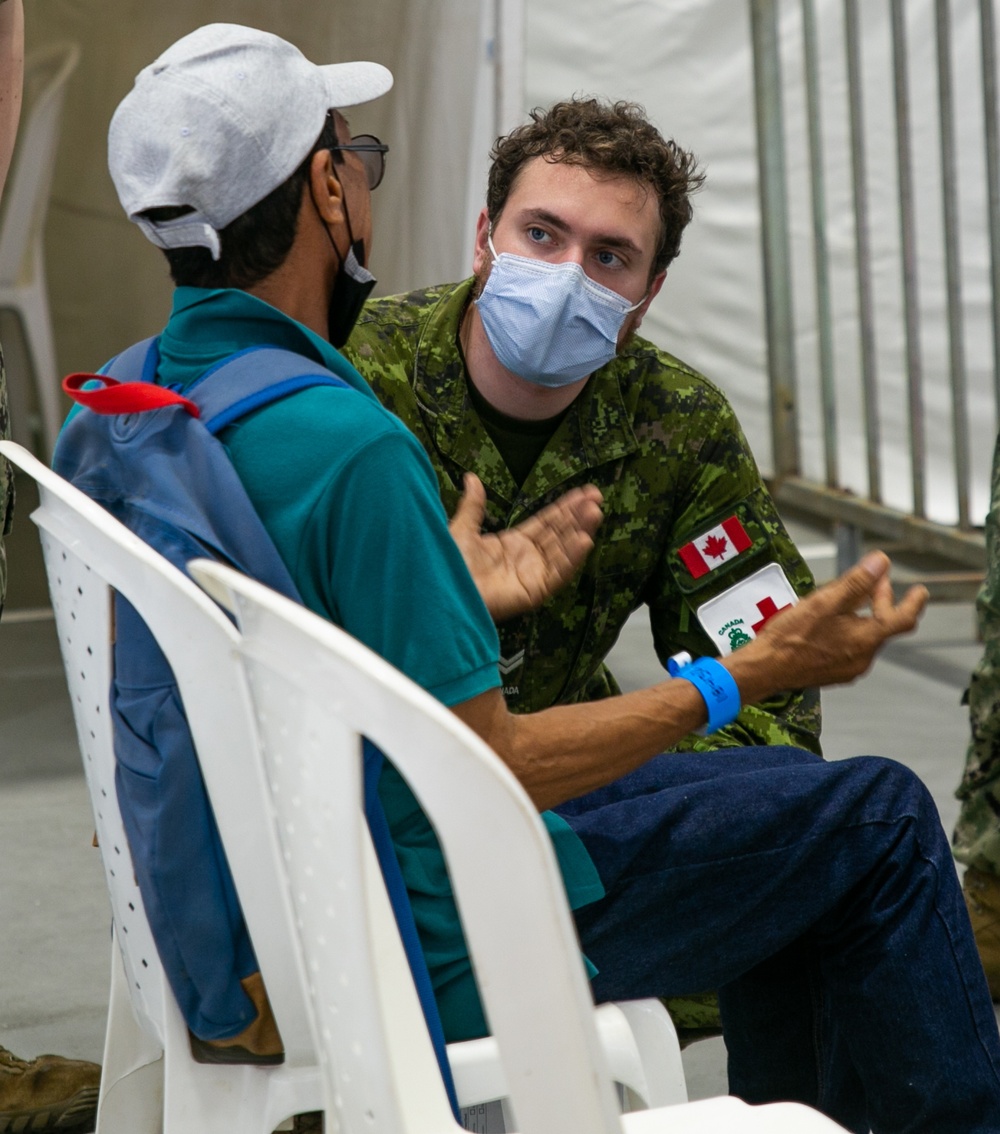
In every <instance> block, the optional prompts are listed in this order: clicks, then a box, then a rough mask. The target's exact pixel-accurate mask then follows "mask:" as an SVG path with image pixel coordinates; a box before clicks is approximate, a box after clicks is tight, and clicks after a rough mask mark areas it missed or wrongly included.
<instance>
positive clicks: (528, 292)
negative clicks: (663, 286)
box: [476, 234, 645, 389]
mask: <svg viewBox="0 0 1000 1134" xmlns="http://www.w3.org/2000/svg"><path fill="white" fill-rule="evenodd" d="M487 240H488V242H489V249H490V252H491V253H492V254H493V267H492V269H491V271H490V275H489V279H487V281H486V286H485V287H484V288H483V290H482V293H481V294H480V296H479V298H478V299H477V300H476V306H477V308H478V309H479V317H480V318H481V319H482V321H483V329H484V330H485V331H486V337H487V338H488V339H489V342H490V346H491V347H492V348H493V353H494V354H495V355H496V357H497V361H498V362H499V363H500V365H501V366H505V367H506V368H507V369H508V370H509V371H510V372H511V373H512V374H517V375H519V376H520V377H521V378H524V379H525V380H526V381H528V382H535V383H536V384H537V385H539V386H548V387H550V388H552V389H556V388H558V387H560V386H568V385H570V384H571V383H573V382H578V381H579V380H580V379H581V378H586V377H587V375H588V374H592V373H593V372H594V371H595V370H598V369H600V367H602V366H603V365H604V364H605V363H606V362H610V361H611V359H613V358H614V357H615V354H616V353H617V350H618V335H619V333H620V332H621V329H622V324H623V323H624V322H625V316H626V315H628V314H629V312H630V311H635V310H636V309H637V308H638V307H640V306H641V305H642V303H643V302H644V300H645V296H643V298H642V299H640V300H639V302H638V303H633V304H631V305H630V304H629V301H628V300H627V299H625V298H624V296H621V295H619V294H618V293H617V292H615V291H612V290H611V289H610V288H607V287H602V286H601V284H599V283H596V282H595V281H594V280H592V279H591V278H590V277H589V276H588V275H587V273H586V272H585V271H584V270H583V268H581V267H580V265H579V264H575V263H571V262H567V263H563V264H550V263H547V262H546V261H544V260H532V259H530V258H529V257H527V256H515V255H513V254H512V253H510V252H501V253H500V254H499V255H497V251H496V249H495V248H494V247H493V237H492V234H491V235H490V236H489V237H487Z"/></svg>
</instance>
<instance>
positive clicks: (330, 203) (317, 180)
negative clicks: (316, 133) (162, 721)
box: [309, 150, 346, 225]
mask: <svg viewBox="0 0 1000 1134" xmlns="http://www.w3.org/2000/svg"><path fill="white" fill-rule="evenodd" d="M309 192H310V193H311V194H312V199H313V203H314V204H315V205H316V211H317V212H318V213H319V215H320V216H321V217H322V218H323V220H324V221H325V222H326V223H327V224H328V225H336V224H344V223H345V221H346V214H345V211H344V187H343V186H342V185H341V183H340V179H339V178H338V177H337V174H336V172H335V171H334V167H333V154H331V153H330V151H329V150H317V151H316V153H314V154H313V156H312V160H311V161H310V163H309Z"/></svg>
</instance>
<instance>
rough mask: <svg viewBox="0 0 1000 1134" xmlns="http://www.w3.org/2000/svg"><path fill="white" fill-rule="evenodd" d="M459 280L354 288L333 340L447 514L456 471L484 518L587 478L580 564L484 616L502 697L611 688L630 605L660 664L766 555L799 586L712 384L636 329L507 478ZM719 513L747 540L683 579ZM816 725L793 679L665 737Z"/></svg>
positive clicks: (718, 737) (753, 738) (797, 572)
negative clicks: (586, 529) (733, 554)
mask: <svg viewBox="0 0 1000 1134" xmlns="http://www.w3.org/2000/svg"><path fill="white" fill-rule="evenodd" d="M470 283H471V281H466V282H465V283H462V284H459V285H450V286H443V287H435V288H430V289H426V290H423V291H417V292H413V293H411V294H409V295H404V296H394V297H390V298H388V299H379V300H374V301H369V302H368V303H367V304H366V306H365V308H364V311H363V313H362V316H361V319H360V320H359V322H358V325H357V328H356V329H355V332H354V334H353V335H352V337H351V340H350V342H349V344H348V346H347V348H346V350H345V353H346V354H347V356H348V357H349V358H350V360H351V362H353V363H354V365H355V366H356V367H357V368H358V370H359V371H360V372H361V373H362V374H363V375H364V377H365V378H366V379H367V380H368V381H369V382H370V383H371V385H372V387H373V388H374V390H375V392H376V393H377V394H378V396H379V398H381V400H382V402H383V403H384V404H385V405H386V406H388V408H389V409H391V410H392V411H393V412H394V413H396V414H397V415H398V416H399V417H401V418H402V419H403V421H404V422H405V423H406V424H407V425H408V426H409V427H410V429H411V430H412V431H413V432H414V433H415V434H416V435H417V437H418V438H419V439H420V442H421V443H422V444H423V446H424V448H425V449H426V450H427V453H428V454H429V456H430V459H431V463H432V464H433V465H434V467H435V469H436V471H437V474H438V479H439V481H440V485H441V496H442V499H443V501H444V504H445V508H446V509H447V510H448V513H449V515H450V514H451V513H452V512H453V511H454V508H455V505H456V503H457V501H458V498H459V495H460V492H461V485H462V477H463V474H464V473H465V472H466V471H472V472H475V473H476V474H477V475H478V476H479V477H480V479H481V480H482V481H483V484H484V485H485V486H486V492H487V497H488V503H487V515H486V527H487V528H488V529H490V530H494V531H495V530H498V529H500V528H503V527H509V526H511V525H514V524H517V523H519V522H520V521H521V520H523V519H525V517H527V516H529V515H530V514H531V513H533V512H534V511H536V510H537V509H539V508H540V507H543V506H544V505H545V504H548V503H550V502H551V501H552V500H554V499H556V497H557V496H559V495H560V494H561V493H563V492H565V491H566V490H567V489H569V488H573V487H574V486H577V485H582V484H587V483H588V482H592V483H594V484H596V485H597V486H598V487H599V488H600V489H601V491H602V492H603V494H604V514H605V519H604V523H603V524H602V526H601V528H600V529H599V531H598V533H597V540H596V546H595V547H594V550H593V551H592V552H591V554H590V556H589V558H588V560H587V562H586V564H585V565H584V567H583V569H582V571H581V572H580V573H579V574H578V575H577V576H576V578H575V579H574V580H573V581H572V582H571V583H570V584H569V585H568V586H566V587H564V588H563V589H562V590H561V591H560V592H559V593H558V594H556V595H554V596H553V597H552V598H550V599H549V600H548V601H547V602H546V603H545V604H544V605H543V606H542V607H541V608H540V609H539V610H537V611H533V612H532V613H530V614H527V615H524V616H520V617H516V618H512V619H510V620H508V621H506V622H504V623H502V624H501V625H500V626H499V627H498V629H499V633H500V649H501V658H500V669H501V676H502V678H503V681H504V693H505V696H506V698H507V702H508V705H509V706H510V708H511V709H512V710H513V711H515V712H535V711H537V710H539V709H543V708H547V707H548V706H550V705H556V704H565V703H571V702H574V701H582V700H592V699H596V698H599V697H605V696H608V695H611V694H614V693H617V692H618V691H619V690H618V686H617V683H616V682H615V680H614V678H613V677H612V675H611V673H610V672H609V671H608V669H607V667H606V666H605V664H604V659H605V657H606V656H607V654H608V651H609V650H610V649H611V647H612V646H613V645H614V643H615V641H616V639H617V638H618V635H619V632H620V631H621V629H622V626H623V625H624V623H625V621H626V619H627V618H628V617H629V615H630V614H631V613H632V612H633V611H634V610H636V609H637V608H638V607H640V606H642V605H643V604H645V605H646V606H648V608H649V617H650V624H651V627H652V632H653V639H654V645H655V648H656V652H657V655H658V657H659V659H660V661H661V663H665V661H666V659H667V658H668V657H669V656H670V655H671V654H674V653H676V652H677V651H678V650H688V651H689V652H690V653H691V654H692V655H693V656H695V657H697V656H699V655H702V654H706V653H709V654H710V653H714V652H715V650H714V647H713V646H712V645H711V643H710V642H709V640H708V638H707V636H706V634H705V633H704V632H703V631H702V629H701V627H700V625H699V624H698V622H697V620H696V618H695V610H696V609H697V607H699V606H700V605H701V604H702V603H703V602H704V601H705V600H706V599H708V598H710V597H712V596H714V595H715V594H718V593H719V592H720V591H723V590H726V589H727V588H728V587H730V586H732V584H733V583H734V582H735V581H737V580H738V579H741V578H743V577H744V576H745V575H747V574H749V573H750V572H751V571H753V570H756V569H757V568H759V567H761V566H763V565H764V564H765V563H767V562H769V561H771V560H776V561H777V562H778V563H780V564H781V566H782V567H783V568H784V571H785V573H786V575H787V576H788V579H789V581H790V582H791V584H792V586H793V587H794V588H795V590H796V591H797V592H798V593H800V594H801V593H804V592H805V591H807V590H809V589H810V588H811V587H812V585H813V580H812V576H811V575H810V573H809V569H808V568H807V567H806V565H805V563H804V562H803V560H802V558H801V556H800V555H799V554H798V552H797V550H796V548H795V546H794V544H793V543H792V541H791V539H790V538H789V536H788V533H787V532H786V531H785V528H784V526H783V525H782V523H781V521H780V520H779V518H778V516H777V513H776V511H775V508H774V504H773V502H772V500H771V498H770V496H769V495H768V493H767V491H766V489H765V488H764V486H763V484H762V483H761V479H760V475H759V473H758V471H757V466H756V464H755V462H754V459H753V456H752V455H751V453H750V451H749V449H748V447H747V443H746V441H745V439H744V437H743V434H742V431H741V429H740V426H739V423H738V422H737V421H736V418H735V415H734V414H733V411H732V409H731V407H730V406H729V404H728V403H727V401H726V399H725V398H724V397H723V395H722V394H721V393H720V391H719V390H717V389H716V388H715V386H713V385H712V384H711V383H710V382H709V381H708V380H707V379H705V378H704V377H702V376H701V375H700V374H698V373H696V372H695V371H693V370H691V369H690V368H689V367H687V366H685V365H684V364H683V363H682V362H679V361H678V360H677V359H675V358H673V357H671V356H670V355H669V354H666V353H665V352H663V351H661V350H658V349H657V348H656V347H654V346H653V345H652V344H651V343H649V342H646V341H644V340H643V339H638V338H637V339H635V340H633V342H632V343H631V344H630V345H629V346H628V347H627V349H626V350H625V351H624V352H623V353H622V354H621V355H619V357H618V358H616V359H615V360H614V361H612V362H610V363H609V364H608V365H606V366H604V367H602V368H601V369H600V370H599V371H598V372H597V373H596V374H594V375H593V377H592V378H591V380H590V381H589V382H588V383H587V385H586V386H585V388H584V390H583V392H582V393H581V394H580V396H579V397H578V398H577V400H576V401H575V402H574V404H573V406H572V408H571V409H570V411H569V413H568V414H567V415H566V416H565V417H564V418H563V420H562V422H561V423H560V424H559V427H558V429H557V431H556V433H555V434H554V435H553V437H552V439H551V440H550V441H549V443H548V445H547V446H546V448H545V450H544V451H543V453H542V455H541V456H540V457H539V459H538V461H537V462H536V464H535V466H534V468H533V469H532V471H531V473H530V474H529V476H528V478H527V480H526V481H525V483H524V485H523V486H522V487H521V488H520V489H518V487H517V485H516V484H515V483H514V480H513V478H512V477H511V474H510V472H509V471H508V469H507V467H506V465H505V464H504V461H503V459H502V458H501V456H500V453H499V452H498V451H497V449H496V447H495V445H494V444H493V442H492V440H491V439H490V437H489V436H488V434H487V432H486V430H485V428H484V426H483V424H482V422H481V421H480V419H479V417H478V415H477V414H476V412H475V410H474V409H473V407H472V404H471V401H470V399H469V394H468V388H467V384H466V378H465V371H464V363H463V359H462V355H461V352H460V350H459V348H458V345H457V334H458V326H459V322H460V320H461V317H462V313H463V311H464V309H465V304H466V302H467V300H468V295H469V288H470ZM734 513H735V514H737V515H738V516H739V517H740V519H741V521H742V523H743V525H744V528H745V529H746V531H747V533H748V535H749V536H750V538H751V539H752V540H753V545H752V547H751V548H750V550H749V553H748V554H743V555H740V556H739V557H738V558H736V559H734V560H732V561H731V562H729V563H726V564H725V565H724V566H722V567H719V568H716V569H715V570H714V571H712V572H711V573H710V574H709V575H707V576H706V577H704V578H702V579H699V580H698V581H695V580H693V579H692V578H691V576H690V574H689V573H688V571H687V570H686V569H685V568H684V567H683V566H682V564H681V561H680V559H679V556H678V549H679V548H681V547H682V546H683V545H684V544H686V543H687V542H689V541H690V540H691V539H693V538H696V537H699V536H701V535H702V534H704V533H705V532H706V531H707V530H708V529H710V528H711V527H713V526H714V525H715V524H718V523H719V522H720V521H722V520H724V519H726V518H728V517H729V516H731V515H733V514H734ZM819 727H820V716H819V697H818V694H817V693H815V692H814V691H811V690H810V691H795V692H791V693H787V694H782V695H779V696H777V697H775V698H773V699H772V700H771V701H769V702H767V703H765V704H762V705H760V706H751V707H747V708H745V709H744V710H743V712H742V713H741V714H740V716H739V718H738V719H737V720H736V721H734V722H733V724H732V725H730V726H729V728H727V729H725V730H720V731H719V732H718V733H715V734H714V735H713V736H712V737H710V738H707V739H704V738H694V737H690V738H686V739H685V741H684V742H683V744H682V745H679V747H682V748H685V749H692V748H697V747H704V746H705V745H706V744H707V745H710V746H711V747H727V746H732V745H748V744H793V745H796V746H798V747H805V748H810V749H813V750H817V751H818V748H819Z"/></svg>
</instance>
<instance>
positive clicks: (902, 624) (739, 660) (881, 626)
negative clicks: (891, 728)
mask: <svg viewBox="0 0 1000 1134" xmlns="http://www.w3.org/2000/svg"><path fill="white" fill-rule="evenodd" d="M889 567H890V563H889V558H888V556H887V555H885V554H884V553H883V552H881V551H875V552H872V553H871V554H869V555H866V556H865V557H864V559H862V560H861V561H860V562H859V563H857V564H856V565H855V566H854V567H852V568H851V569H850V570H848V571H845V572H844V574H843V575H841V576H840V577H839V578H837V579H834V580H833V582H831V583H827V584H826V586H823V587H820V588H819V589H818V590H816V591H814V592H813V593H812V594H811V595H808V596H807V597H806V598H804V599H803V600H802V601H801V602H800V603H798V605H796V606H794V607H789V608H787V609H786V610H784V611H782V612H781V614H779V615H776V616H775V617H774V618H772V619H769V620H768V622H767V624H766V625H765V626H764V628H763V630H762V631H761V633H760V635H759V636H758V637H757V639H755V641H754V642H752V643H750V645H748V646H745V647H743V649H741V650H738V651H737V652H736V653H735V654H733V655H732V656H731V658H729V659H727V665H728V668H729V669H730V670H731V671H732V673H733V676H734V677H736V679H737V681H738V683H739V685H740V689H741V692H742V693H743V700H744V702H747V701H752V700H757V699H759V698H760V697H764V696H768V695H770V694H771V693H773V692H775V691H776V690H779V689H785V688H790V687H793V686H795V687H801V686H807V685H839V684H843V683H845V682H849V681H853V680H854V679H855V678H856V677H860V676H861V674H863V673H864V672H865V671H866V670H867V669H868V667H869V666H870V665H871V663H872V661H873V660H874V658H875V655H876V653H878V650H879V648H880V647H881V646H882V645H883V643H885V642H886V641H888V639H889V638H894V637H896V635H897V634H905V633H908V632H909V631H910V630H912V629H913V628H914V627H915V626H916V624H917V622H918V620H919V618H920V615H921V614H922V613H923V610H924V607H925V606H926V605H927V597H928V596H927V588H926V587H921V586H914V587H911V588H910V589H909V591H907V593H906V594H905V595H904V596H903V598H902V599H901V600H900V601H899V602H898V603H896V602H894V600H893V594H892V585H891V584H890V582H889ZM864 607H867V608H868V609H867V610H866V611H864V612H863V613H859V612H860V611H862V608H864ZM729 663H731V664H729Z"/></svg>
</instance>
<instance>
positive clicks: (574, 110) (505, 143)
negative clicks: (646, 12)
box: [486, 98, 705, 278]
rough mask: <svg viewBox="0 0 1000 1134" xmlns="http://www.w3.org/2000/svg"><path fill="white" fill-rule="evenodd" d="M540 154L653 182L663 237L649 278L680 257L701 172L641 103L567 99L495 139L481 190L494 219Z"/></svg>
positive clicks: (539, 110)
mask: <svg viewBox="0 0 1000 1134" xmlns="http://www.w3.org/2000/svg"><path fill="white" fill-rule="evenodd" d="M543 156H544V157H545V159H546V160H547V161H551V162H566V163H567V164H569V165H582V166H583V167H584V168H586V169H592V170H599V171H601V172H603V173H609V174H614V175H618V176H625V177H634V178H635V179H636V180H637V181H640V182H643V183H644V184H646V185H651V186H652V187H653V189H654V190H655V192H656V195H657V197H658V198H659V201H660V241H659V244H658V246H657V249H656V255H655V256H654V258H653V267H652V271H651V272H650V278H652V277H653V276H655V275H657V274H658V273H659V272H662V271H663V270H664V268H666V267H667V265H668V264H669V263H670V262H671V261H672V260H673V259H674V258H675V257H676V256H677V255H678V253H679V252H680V248H681V234H682V233H683V232H684V229H685V228H686V227H687V225H688V222H689V221H690V220H691V217H692V215H693V212H694V210H693V209H692V207H691V200H690V197H691V194H692V193H694V192H696V191H697V190H698V189H700V188H701V186H702V184H703V183H704V180H705V175H704V174H703V173H702V172H701V171H700V170H699V169H698V163H697V161H696V159H695V156H694V154H692V153H691V152H690V151H688V150H684V149H682V148H681V147H680V146H679V145H677V143H676V142H674V141H673V140H670V141H668V140H667V139H665V138H664V137H663V135H662V134H661V133H660V132H659V130H657V129H656V127H655V126H654V125H653V124H652V123H651V122H650V121H649V119H648V118H647V117H646V111H645V110H644V109H643V108H642V107H641V106H639V104H638V103H634V102H607V101H603V100H601V99H596V98H586V99H577V98H573V99H567V100H566V101H564V102H557V103H556V104H555V105H554V106H553V107H551V109H549V110H545V109H543V108H542V107H535V109H534V110H533V111H532V112H531V121H530V122H526V123H525V124H524V125H523V126H518V127H517V129H515V130H512V131H511V132H510V133H509V134H507V135H506V136H505V137H502V138H497V140H496V142H495V143H494V146H493V149H492V150H491V151H490V158H491V160H492V162H493V164H492V166H491V167H490V175H489V182H488V185H487V190H486V211H487V213H488V214H489V217H490V220H491V221H492V222H493V223H494V224H495V223H496V222H497V220H498V219H499V218H500V214H501V212H502V211H503V207H504V205H506V203H507V198H508V197H509V196H510V192H511V190H512V189H513V187H514V183H515V182H516V181H517V178H518V174H519V173H520V172H521V169H522V168H523V167H524V165H525V163H526V162H528V161H530V160H531V159H532V158H536V157H543Z"/></svg>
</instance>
